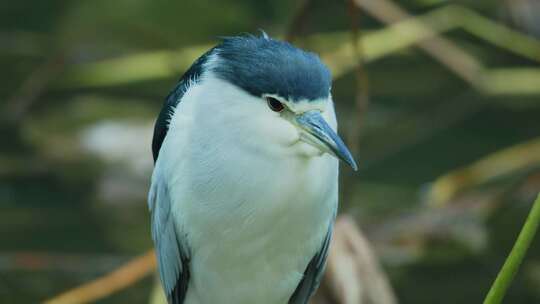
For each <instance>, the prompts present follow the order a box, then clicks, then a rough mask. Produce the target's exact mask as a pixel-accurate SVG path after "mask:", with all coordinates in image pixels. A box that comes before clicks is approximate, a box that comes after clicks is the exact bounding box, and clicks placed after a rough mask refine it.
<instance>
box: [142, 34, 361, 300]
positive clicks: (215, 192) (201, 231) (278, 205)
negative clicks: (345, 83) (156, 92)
mask: <svg viewBox="0 0 540 304" xmlns="http://www.w3.org/2000/svg"><path fill="white" fill-rule="evenodd" d="M330 88H331V77H330V72H329V71H328V69H327V68H326V67H325V66H324V64H323V63H321V61H320V59H319V58H318V56H317V55H315V54H312V53H308V52H305V51H302V50H300V49H298V48H296V47H294V46H292V45H291V44H289V43H286V42H282V41H278V40H275V39H272V38H269V37H268V36H267V35H266V34H264V33H263V35H262V36H261V37H255V36H243V37H230V38H225V39H224V40H223V41H222V43H221V44H219V45H217V46H216V47H214V48H212V49H211V50H209V51H208V52H207V53H206V54H204V55H203V56H202V57H200V58H199V59H198V60H197V61H196V62H195V63H194V64H193V66H191V68H190V69H189V70H188V71H187V72H186V73H185V74H184V76H183V77H182V79H181V80H180V81H179V83H178V84H177V85H176V87H175V88H174V90H173V91H172V92H171V93H170V94H169V96H168V97H167V99H166V102H165V104H164V107H163V109H162V110H161V113H160V114H159V117H158V120H157V122H156V126H155V130H154V139H153V142H152V150H153V154H154V161H155V168H154V172H153V175H152V185H151V189H150V193H149V197H148V203H149V206H150V210H151V213H152V215H151V216H152V238H153V240H154V243H155V247H156V252H157V259H158V267H159V273H160V278H161V282H162V285H163V288H164V290H165V293H166V295H167V298H168V300H169V302H170V303H183V304H217V303H225V304H242V303H249V304H255V303H257V304H265V303H268V304H277V303H294V304H296V303H306V302H307V301H308V299H309V297H310V296H311V295H312V293H313V292H314V291H315V289H316V288H317V287H318V284H319V281H320V279H321V275H322V272H323V270H324V265H325V261H326V257H327V253H328V246H329V243H330V238H331V235H332V226H333V223H334V219H335V215H336V209H337V201H338V160H337V159H341V160H343V161H344V162H346V163H347V164H349V165H350V166H352V168H354V169H356V163H355V162H354V160H353V158H352V156H351V154H350V152H349V151H348V150H347V148H346V146H345V145H344V144H343V142H342V140H341V139H340V138H339V136H338V135H337V134H336V127H337V123H336V117H335V113H334V105H333V102H332V97H331V93H330Z"/></svg>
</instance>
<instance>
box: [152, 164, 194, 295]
mask: <svg viewBox="0 0 540 304" xmlns="http://www.w3.org/2000/svg"><path fill="white" fill-rule="evenodd" d="M171 204H172V203H171V198H170V194H169V190H168V188H167V185H166V183H165V182H164V181H163V180H162V179H161V178H160V177H159V175H158V174H155V175H154V177H153V178H152V186H151V188H150V192H149V194H148V205H149V208H150V212H151V225H152V239H153V240H154V244H155V248H156V257H157V261H158V267H159V268H158V270H159V274H160V279H161V283H162V285H163V289H164V290H165V294H166V295H167V299H168V300H169V303H178V304H181V303H183V301H184V298H185V295H186V292H187V286H188V281H189V257H188V250H187V247H186V244H185V241H184V240H183V238H182V237H181V236H178V235H177V232H176V227H175V223H174V220H173V217H172V213H171Z"/></svg>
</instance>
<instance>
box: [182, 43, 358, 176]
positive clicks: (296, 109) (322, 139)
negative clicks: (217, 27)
mask: <svg viewBox="0 0 540 304" xmlns="http://www.w3.org/2000/svg"><path fill="white" fill-rule="evenodd" d="M202 60H203V61H204V62H203V63H200V62H199V64H198V65H199V66H201V69H202V70H203V71H202V73H201V74H202V75H201V77H200V79H199V80H198V81H199V84H200V85H199V86H198V92H199V93H197V90H196V89H194V90H189V91H188V92H187V94H188V93H191V94H199V96H198V99H199V100H219V102H220V104H219V105H217V106H215V107H214V108H215V109H214V110H213V111H215V112H214V115H213V116H212V122H211V123H214V130H217V129H219V128H227V129H229V130H231V129H234V130H237V131H239V130H241V131H242V132H243V133H242V136H237V137H241V138H242V145H249V147H250V148H251V149H252V150H257V149H258V151H259V152H268V151H262V149H261V148H260V146H261V145H264V146H265V148H266V150H268V149H270V148H269V147H273V148H274V151H280V152H281V153H287V154H297V155H302V156H307V157H314V156H318V155H322V154H324V153H328V154H330V155H332V156H334V157H336V158H337V159H339V160H342V161H344V162H345V163H346V164H348V165H349V166H351V167H352V168H353V169H354V170H357V165H356V162H355V161H354V159H353V157H352V155H351V153H350V152H349V150H348V148H347V147H346V145H345V144H344V143H343V141H342V140H341V138H340V137H339V136H338V134H337V123H336V118H335V113H334V105H333V101H332V96H331V83H332V81H331V75H330V72H329V70H328V68H327V67H326V66H325V65H324V64H323V63H322V62H321V60H320V59H319V57H318V56H317V55H315V54H314V53H310V52H306V51H303V50H301V49H299V48H296V47H294V46H293V45H291V44H289V43H287V42H283V41H279V40H275V39H272V38H269V37H268V36H267V35H263V36H262V37H256V36H241V37H230V38H224V40H223V42H222V43H221V44H219V45H218V46H216V47H214V48H213V49H212V50H210V51H209V52H208V53H207V55H205V56H203V59H202ZM195 65H197V63H196V64H195ZM190 91H191V92H190ZM205 117H208V115H206V116H205ZM223 133H225V132H223ZM229 133H230V132H229ZM221 140H227V139H224V138H223V137H221Z"/></svg>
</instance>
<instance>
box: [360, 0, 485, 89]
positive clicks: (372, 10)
mask: <svg viewBox="0 0 540 304" xmlns="http://www.w3.org/2000/svg"><path fill="white" fill-rule="evenodd" d="M353 1H354V2H355V3H356V4H357V5H358V6H359V7H361V8H363V9H364V10H365V11H367V12H368V13H369V14H371V15H372V16H373V17H375V18H377V19H378V20H380V21H382V22H383V23H385V24H393V23H395V22H398V21H402V20H405V19H411V18H413V17H412V16H411V15H410V14H408V13H407V11H405V10H404V9H402V8H401V7H400V6H399V5H397V4H395V3H394V2H392V1H390V0H353ZM411 20H417V19H411ZM415 26H417V27H418V29H419V30H421V31H424V32H426V33H427V34H428V36H430V37H431V38H429V39H427V40H422V41H419V42H418V46H419V47H420V48H421V49H423V50H424V51H425V52H427V53H428V54H429V55H430V56H431V57H433V58H434V59H435V60H437V61H439V62H440V63H442V64H443V65H444V66H446V67H447V68H448V69H450V70H451V71H453V72H454V73H456V74H457V75H459V76H460V78H462V79H463V80H465V81H467V82H468V83H470V84H471V85H472V86H474V87H477V86H478V80H479V77H478V74H479V73H480V72H481V70H482V65H481V64H480V63H479V62H478V60H476V59H475V58H474V57H473V56H472V55H470V54H468V53H467V52H466V51H465V50H463V49H462V48H460V47H459V46H457V45H456V44H455V43H453V42H452V41H450V40H448V39H446V38H443V37H441V36H439V35H437V34H436V33H435V32H434V31H432V30H431V29H430V28H429V26H427V25H426V24H424V23H422V22H421V21H419V20H418V21H415Z"/></svg>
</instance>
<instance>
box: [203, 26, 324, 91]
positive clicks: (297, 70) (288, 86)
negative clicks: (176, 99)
mask: <svg viewBox="0 0 540 304" xmlns="http://www.w3.org/2000/svg"><path fill="white" fill-rule="evenodd" d="M214 53H215V54H217V55H218V57H219V59H220V60H218V62H217V63H216V65H215V66H213V67H212V69H213V71H214V72H215V73H216V74H217V75H218V77H220V78H222V79H224V80H226V81H228V82H230V83H232V84H234V85H237V86H238V87H240V88H242V89H244V90H246V91H247V92H249V93H250V94H252V95H255V96H261V95H262V94H276V95H279V96H281V97H283V98H286V99H288V100H290V101H298V100H301V99H307V100H313V99H318V98H326V97H328V95H329V94H330V86H331V84H332V79H331V76H330V71H329V70H328V68H327V67H326V66H325V65H324V64H323V63H322V62H321V60H320V59H319V57H318V56H317V55H315V54H314V53H310V52H306V51H303V50H301V49H298V48H296V47H294V46H293V45H291V44H290V43H287V42H283V41H279V40H274V39H271V38H268V37H267V36H262V37H256V36H251V35H250V36H241V37H230V38H225V39H224V40H223V42H222V43H221V44H220V45H218V46H217V47H216V48H215V50H214Z"/></svg>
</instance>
